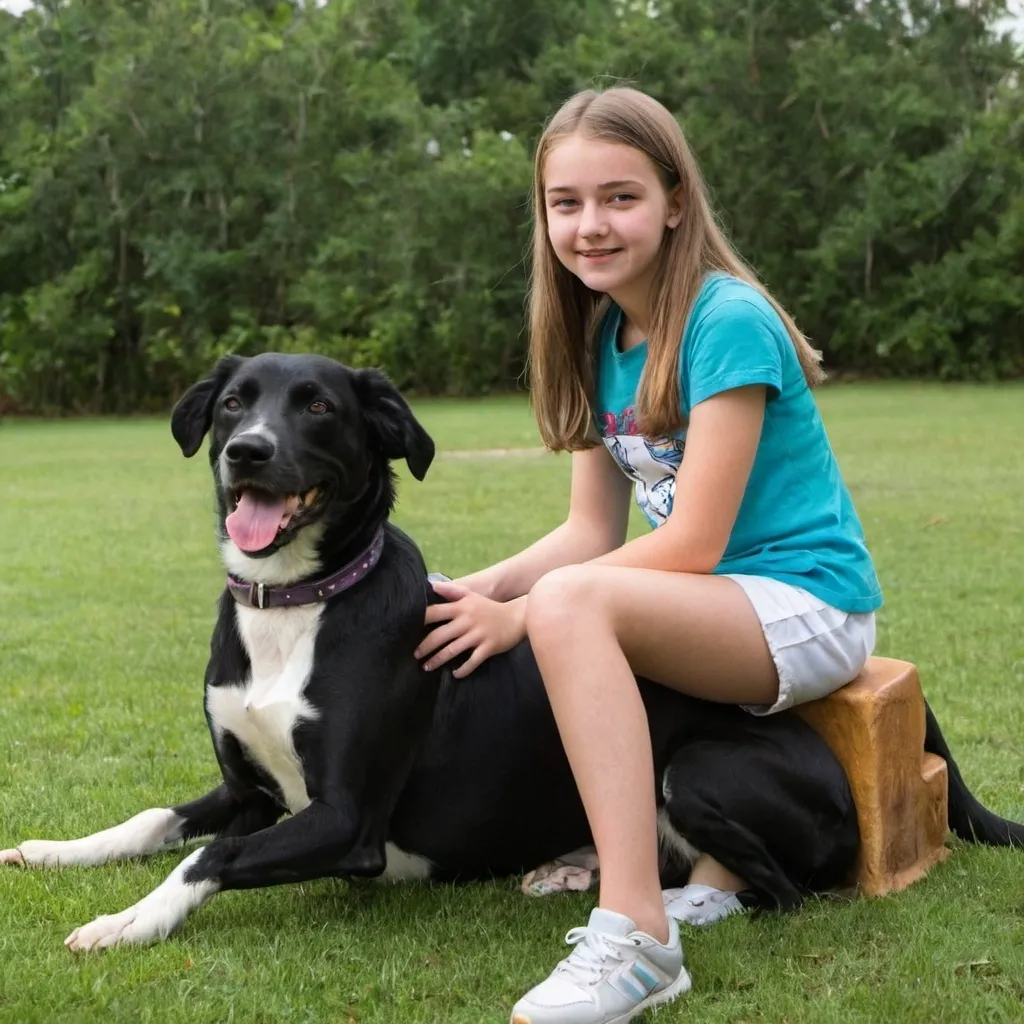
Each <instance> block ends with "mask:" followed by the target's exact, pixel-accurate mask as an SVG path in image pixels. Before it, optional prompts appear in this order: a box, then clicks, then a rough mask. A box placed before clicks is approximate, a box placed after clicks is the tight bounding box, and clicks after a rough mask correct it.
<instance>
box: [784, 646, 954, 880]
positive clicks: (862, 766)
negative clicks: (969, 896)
mask: <svg viewBox="0 0 1024 1024" xmlns="http://www.w3.org/2000/svg"><path fill="white" fill-rule="evenodd" d="M797 712H798V714H800V716H801V717H802V718H803V719H804V720H805V721H806V722H807V723H808V724H809V725H811V726H812V727H813V728H814V729H815V730H816V731H817V732H818V733H819V734H820V735H821V736H822V737H823V739H824V740H825V741H826V742H827V743H828V745H829V746H830V747H831V748H832V751H833V752H834V753H835V755H836V757H837V758H838V759H839V762H840V764H842V766H843V768H844V770H845V771H846V775H847V778H848V779H849V781H850V789H851V790H852V792H853V799H854V803H855V804H856V807H857V819H858V823H859V825H860V837H861V844H860V853H859V854H858V857H857V863H856V866H855V868H854V871H853V875H852V877H851V878H850V880H849V884H850V885H851V886H856V888H857V889H858V890H859V892H860V893H861V894H863V895H865V896H882V895H884V894H886V893H889V892H894V891H897V890H899V889H904V888H906V887H907V886H908V885H911V884H912V883H913V882H916V881H917V880H918V879H919V878H922V877H923V876H924V875H925V874H926V873H927V872H928V870H929V869H930V868H931V867H932V866H933V865H935V864H937V863H939V862H940V861H942V860H944V859H945V858H946V857H947V856H948V854H949V850H948V849H947V848H946V845H945V841H946V833H947V822H948V816H947V778H946V762H945V761H944V760H943V759H942V758H941V757H938V756H937V755H935V754H926V753H925V752H924V732H925V712H924V697H923V695H922V693H921V685H920V682H919V680H918V675H917V669H916V668H915V667H914V666H913V665H911V664H910V663H908V662H905V661H897V660H895V659H893V658H871V659H869V661H868V664H867V665H866V666H865V668H864V671H863V672H861V674H860V675H859V676H858V677H857V678H856V679H854V680H853V681H852V682H851V683H848V684H847V685H846V686H844V687H842V688H841V689H839V690H837V691H836V692H835V693H833V694H830V695H829V696H828V697H825V698H823V699H821V700H816V701H811V702H810V703H808V704H804V705H801V706H800V707H798V708H797Z"/></svg>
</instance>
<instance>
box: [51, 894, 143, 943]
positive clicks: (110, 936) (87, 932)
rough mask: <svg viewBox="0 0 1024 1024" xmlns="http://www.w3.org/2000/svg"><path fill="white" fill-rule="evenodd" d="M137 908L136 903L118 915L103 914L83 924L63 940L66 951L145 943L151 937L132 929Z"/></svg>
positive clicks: (138, 905) (141, 930)
mask: <svg viewBox="0 0 1024 1024" xmlns="http://www.w3.org/2000/svg"><path fill="white" fill-rule="evenodd" d="M139 907H140V904H138V903H136V904H135V906H134V907H129V908H128V909H127V910H122V911H121V913H120V914H105V915H104V916H103V917H97V918H96V920H95V921H91V922H90V923H89V924H83V925H82V927H81V928H76V929H75V930H74V931H73V932H72V933H71V934H70V935H69V936H68V937H67V938H66V939H65V940H64V945H65V946H67V947H68V949H73V950H76V951H85V950H89V949H107V948H108V947H110V946H119V945H122V944H127V943H142V942H146V941H147V940H148V939H149V938H152V937H153V936H151V935H146V934H145V932H144V929H138V928H135V929H133V927H132V926H133V925H134V924H135V922H136V918H137V914H138V909H139Z"/></svg>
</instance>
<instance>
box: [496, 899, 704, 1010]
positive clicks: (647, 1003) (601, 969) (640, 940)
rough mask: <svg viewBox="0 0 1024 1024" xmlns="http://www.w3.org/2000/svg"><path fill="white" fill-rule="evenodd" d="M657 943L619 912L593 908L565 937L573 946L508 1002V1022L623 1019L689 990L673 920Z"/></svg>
mask: <svg viewBox="0 0 1024 1024" xmlns="http://www.w3.org/2000/svg"><path fill="white" fill-rule="evenodd" d="M668 926H669V936H668V944H667V945H662V944H661V943H660V942H658V941H656V940H655V939H653V938H651V936H650V935H647V934H645V933H644V932H638V931H637V930H636V925H634V924H633V922H632V921H631V920H630V919H629V918H628V917H624V916H623V915H622V914H616V913H615V912H614V911H611V910H602V909H601V908H597V909H596V910H593V911H591V914H590V921H589V922H588V923H587V926H586V928H573V929H572V931H570V932H569V933H568V934H567V935H566V937H565V941H566V942H568V943H569V944H570V945H571V946H575V947H576V948H575V949H574V950H573V951H572V952H571V953H570V954H569V955H568V956H567V957H566V958H565V959H564V960H563V961H562V962H561V963H560V964H559V965H558V966H557V967H556V968H555V969H554V971H552V973H551V976H550V977H549V978H548V979H547V981H542V982H541V983H540V984H539V985H537V986H536V987H535V988H532V989H530V991H529V992H527V993H526V995H525V996H523V998H522V999H520V1000H519V1002H518V1003H516V1005H515V1006H514V1007H513V1008H512V1022H511V1024H626V1021H630V1020H632V1019H633V1018H634V1017H635V1016H636V1015H637V1014H639V1013H643V1011H644V1010H647V1009H650V1007H652V1006H657V1005H659V1004H661V1003H667V1002H669V1001H670V1000H672V999H675V998H676V996H680V995H682V994H683V993H684V992H688V991H689V990H690V975H689V974H687V973H686V968H685V967H684V966H683V946H682V943H681V942H680V941H679V926H678V925H677V924H676V922H675V921H673V920H671V919H670V920H669V922H668Z"/></svg>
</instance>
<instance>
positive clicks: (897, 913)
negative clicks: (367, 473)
mask: <svg viewBox="0 0 1024 1024" xmlns="http://www.w3.org/2000/svg"><path fill="white" fill-rule="evenodd" d="M820 404H821V407H822V410H823V413H824V416H825V419H826V423H827V426H828V428H829V432H830V436H831V438H832V441H833V445H834V447H835V448H836V451H837V453H838V455H839V458H840V462H841V465H842V467H843V470H844V473H845V475H846V478H847V481H848V483H849V485H850V488H851V490H852V492H853V494H854V498H855V500H856V502H857V505H858V508H859V510H860V513H861V517H862V519H863V521H864V526H865V530H866V532H867V535H868V540H869V543H870V544H871V546H872V549H873V551H874V554H875V557H876V561H877V565H878V570H879V575H880V577H881V579H882V583H883V586H884V588H885V592H886V604H885V607H884V608H883V609H882V611H881V613H880V634H879V644H878V649H877V653H879V654H884V655H890V656H893V657H899V658H905V659H907V660H910V661H913V662H916V664H917V665H918V666H919V669H920V672H921V678H922V681H923V684H924V687H925V691H926V693H927V695H928V697H929V699H930V700H931V702H932V705H933V707H934V708H935V709H936V711H937V713H938V716H939V719H940V721H941V722H942V724H943V728H944V730H945V732H946V736H947V739H948V740H949V742H950V744H951V746H952V748H953V750H954V753H955V754H956V756H957V759H958V761H959V763H960V766H961V769H962V770H963V772H964V774H965V776H966V778H967V780H968V783H969V784H970V785H971V786H972V788H973V789H974V791H975V792H976V793H977V795H978V796H979V797H980V798H981V799H982V800H983V801H984V802H985V803H987V804H988V805H989V806H991V807H992V808H994V809H996V810H998V811H999V812H1000V813H1002V814H1004V815H1008V816H1012V817H1015V818H1017V819H1024V701H1022V699H1021V698H1022V696H1024V582H1022V579H1024V459H1022V457H1021V454H1020V444H1021V440H1022V439H1024V388H1022V387H1019V386H1018V387H1013V386H1007V387H944V386H939V385H910V384H907V385H903V384H900V385H873V386H867V385H842V386H839V385H837V386H835V387H832V388H827V389H824V390H823V391H822V392H821V394H820ZM415 408H416V410H417V412H418V413H419V415H420V416H421V418H422V421H423V422H424V424H425V425H426V426H427V427H428V429H429V430H430V431H431V432H432V433H433V435H434V437H435V439H436V441H437V443H438V448H439V451H440V454H439V456H438V458H437V460H436V461H435V463H434V466H433V467H432V469H431V471H430V473H429V474H428V476H427V479H426V480H425V481H424V482H423V483H416V482H415V481H414V480H412V479H411V477H409V475H408V474H407V473H403V475H402V482H401V497H400V503H399V508H398V511H397V514H396V519H397V521H398V522H399V523H400V524H401V525H402V526H403V527H404V528H406V529H407V530H409V531H410V532H411V533H412V534H413V536H415V537H416V538H417V540H418V541H419V542H420V544H421V546H422V547H423V550H424V552H425V554H426V556H427V561H428V564H429V565H430V567H431V568H432V569H437V570H441V571H444V572H447V573H449V574H451V575H457V574H459V573H463V572H466V571H468V570H470V569H472V568H474V567H478V566H480V565H482V564H485V563H488V562H491V561H494V560H496V559H498V558H501V557H503V556H505V555H507V554H509V553H511V552H513V551H514V550H516V549H517V548H519V547H520V546H522V545H524V544H526V543H528V542H529V541H530V540H532V539H534V538H535V537H536V536H538V535H539V534H540V533H542V532H543V531H545V530H547V529H549V528H551V527H552V526H554V525H555V524H556V523H557V522H558V521H559V519H560V517H561V516H562V515H563V513H564V510H565V505H566V483H567V478H568V460H567V459H566V458H565V457H553V456H547V455H542V454H538V452H537V450H536V449H537V445H538V441H537V436H536V432H535V430H534V428H533V425H532V421H531V419H530V414H529V410H528V408H527V406H526V404H525V403H524V402H522V401H520V400H516V399H494V400H488V401H481V402H461V403H454V402H419V403H416V404H415ZM499 451H500V452H501V453H500V454H496V452H499ZM211 510H212V503H211V498H210V483H209V474H208V470H207V467H206V465H205V453H204V454H202V455H200V456H199V457H197V458H196V459H194V460H192V461H191V462H189V461H186V460H184V459H182V458H181V456H180V454H179V452H178V449H177V448H176V446H175V445H174V443H173V441H172V440H171V437H170V433H169V430H168V428H167V425H166V422H163V421H156V420H131V421H69V422H45V423H36V422H11V421H7V422H4V423H2V424H0V847H3V846H9V845H16V844H17V843H18V842H20V841H22V840H24V839H28V838H31V837H39V838H70V837H73V836H77V835H82V834H86V833H89V832H92V831H96V830H97V829H99V828H101V827H105V826H107V825H110V824H114V823H116V822H118V821H121V820H124V819H125V818H128V817H130V816H131V815H132V814H134V813H135V812H137V811H138V810H141V809H143V808H145V807H150V806H167V805H170V804H174V803H178V802H182V801H184V800H186V799H188V798H191V797H193V796H195V795H198V794H200V793H202V792H205V791H206V790H207V789H208V788H210V786H211V785H212V784H214V782H215V780H216V777H217V775H216V769H215V765H214V761H213V758H212V753H211V749H210V743H209V739H208V737H207V734H206V728H205V723H204V721H203V715H202V708H201V693H202V672H203V665H204V659H205V654H206V650H207V645H208V637H209V630H210V626H211V623H212V620H213V611H214V602H215V600H216V598H217V595H218V592H219V589H220V586H221V573H220V570H219V568H218V564H217V561H216V557H215V550H214V545H213V543H212V511H211ZM634 528H635V529H639V528H640V526H639V524H634ZM953 845H954V854H953V856H952V857H950V858H949V859H948V860H947V861H946V862H945V863H943V864H942V865H940V866H939V867H937V868H936V869H935V870H934V871H933V872H932V873H931V875H930V876H929V877H928V878H927V879H926V880H925V881H923V882H922V883H920V884H918V885H916V886H914V887H913V888H911V889H910V890H908V891H906V892H904V893H901V894H898V895H895V896H892V897H888V898H885V899H882V900H877V901H866V900H863V901H859V902H852V903H851V902H839V901H812V902H810V903H809V904H808V905H807V906H806V908H805V909H803V910H802V911H800V912H799V913H796V914H793V915H789V916H785V917H773V916H765V917H763V918H760V919H748V918H733V919H730V920H729V921H727V922H725V923H724V924H722V925H719V926H717V927H715V928H713V929H710V930H707V931H702V932H697V933H693V934H690V935H688V936H687V938H686V950H687V958H688V962H689V965H690V967H691V970H692V972H693V976H694V991H693V992H692V993H691V994H690V995H689V996H687V997H685V998H684V999H683V1000H681V1001H680V1002H678V1003H677V1004H675V1005H673V1006H672V1007H670V1008H668V1009H666V1010H664V1011H662V1012H661V1013H660V1014H659V1015H658V1016H657V1018H656V1019H657V1021H658V1022H659V1024H671V1022H675V1021H695V1022H696V1021H700V1022H701V1024H704V1022H708V1024H710V1022H729V1024H739V1022H748V1024H753V1022H755V1021H757V1022H761V1021H764V1022H784V1021H786V1022H797V1021H801V1022H803V1021H806V1022H813V1024H831V1022H836V1024H838V1022H842V1024H855V1022H864V1024H868V1022H872V1024H873V1022H878V1021H899V1022H901V1024H902V1022H921V1024H935V1022H946V1021H948V1022H951V1024H952V1022H956V1024H962V1022H967V1021H971V1022H973V1021H977V1022H986V1024H988V1022H998V1021H1017V1022H1019V1021H1020V1020H1021V1019H1022V1017H1024V1010H1022V1005H1024V851H1016V852H1015V851H1005V850H987V849H976V848H972V847H968V846H966V845H963V844H960V843H954V844H953ZM179 859H180V854H178V853H169V854H162V855H160V856H157V857H154V858H152V859H150V860H148V861H146V862H136V863H127V864H120V865H111V866H108V867H103V868H96V869H90V870H86V869H67V870H63V871H51V872H42V871H40V872H27V871H21V870H17V869H13V868H12V869H7V870H2V871H0V963H2V964H3V967H2V969H0V1022H4V1024H6V1022H12V1024H14V1022H17V1024H31V1022H65V1021H67V1022H83V1021H94V1020H102V1021H117V1022H120V1021H125V1022H127V1021H132V1022H147V1021H182V1022H185V1021H187V1022H188V1024H206V1022H210V1024H213V1022H218V1024H219V1022H225V1021H238V1022H260V1024H262V1022H268V1024H269V1022H283V1021H289V1022H292V1021H294V1022H314V1021H315V1022H321V1021H323V1022H327V1021H330V1022H332V1024H405V1022H410V1024H411V1022H422V1024H442V1022H445V1024H447V1022H452V1024H498V1022H502V1021H505V1020H507V1013H508V1008H509V1007H510V1005H511V1003H512V1002H513V1001H514V1000H515V999H516V998H517V997H518V996H519V995H521V994H522V992H523V991H525V989H526V988H528V987H529V986H530V985H531V984H532V983H533V982H535V981H537V980H539V979H540V978H541V977H543V976H544V975H545V974H546V973H547V971H548V970H549V969H550V968H551V967H552V966H553V964H554V963H555V961H556V959H557V958H558V957H559V956H561V955H562V953H563V951H564V947H562V946H561V938H562V935H563V933H564V932H565V931H566V930H567V929H568V928H570V927H572V926H574V925H577V924H582V923H584V922H585V920H586V915H587V913H588V911H589V907H590V906H591V904H592V896H590V895H587V894H578V895H571V896H565V897H559V898H555V899H551V900H547V901H544V900H541V901H534V900H527V899H526V898H525V897H523V896H521V895H520V894H519V893H518V890H517V887H516V883H515V882H514V881H509V882H500V883H493V884H482V885H474V886H469V887H465V888H448V887H438V888H426V887H421V886H415V885H380V884H376V883H359V884H353V885H349V884H347V883H344V882H337V881H330V880H325V881H318V882H315V883H311V884H306V885H300V886H288V887H281V888H277V889H272V890H265V891H260V892H245V893H240V892H233V893H225V894H222V895H221V896H218V897H217V898H216V899H215V900H214V901H213V902H212V903H211V904H209V905H208V906H207V907H206V908H204V909H202V910H200V911H199V912H197V913H196V914H194V915H193V916H192V917H191V918H190V919H189V920H188V922H187V923H186V924H185V926H184V928H183V929H182V930H181V931H180V932H179V933H178V934H176V935H175V936H174V937H172V938H171V939H170V940H169V941H167V942H165V943H163V944H162V945H159V946H154V947H149V948H144V949H137V948H129V949H116V950H112V951H110V952H106V953H102V954H92V955H85V956H74V955H72V954H70V953H68V952H67V951H66V950H65V949H64V947H63V945H62V940H63V939H64V937H65V936H66V935H67V934H68V933H69V932H70V931H71V930H72V928H73V927H75V926H76V925H79V924H82V923H85V922H87V921H89V920H91V919H92V918H93V917H95V916H97V915H98V914H101V913H110V912H113V911H116V910H121V909H123V908H124V907H125V906H127V905H129V904H130V903H133V902H135V901H136V900H137V899H138V898H139V897H141V896H142V895H143V894H144V893H145V892H147V891H148V890H149V889H151V888H152V887H153V886H155V885H156V884H157V883H158V882H159V881H160V879H162V878H163V877H164V875H166V874H167V872H168V871H169V870H170V869H171V867H172V866H173V865H174V864H175V863H176V862H177V861H178V860H179Z"/></svg>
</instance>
